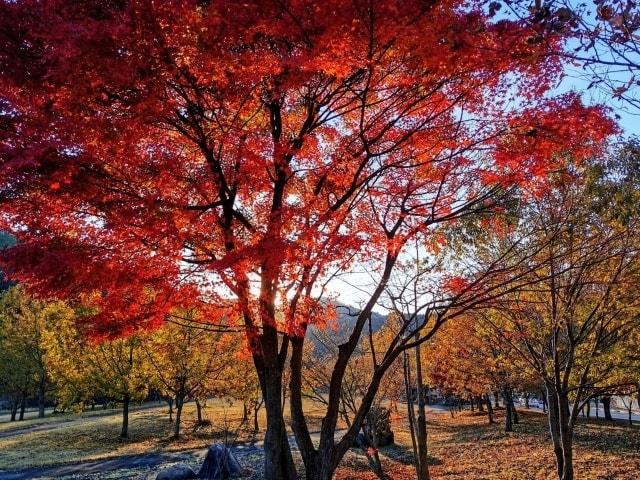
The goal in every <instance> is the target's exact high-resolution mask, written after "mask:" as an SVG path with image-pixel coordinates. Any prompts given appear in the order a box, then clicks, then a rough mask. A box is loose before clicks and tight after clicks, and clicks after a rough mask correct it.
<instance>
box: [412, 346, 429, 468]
mask: <svg viewBox="0 0 640 480" xmlns="http://www.w3.org/2000/svg"><path fill="white" fill-rule="evenodd" d="M419 338H420V336H419V334H418V333H416V341H418V340H419ZM415 353H416V393H417V396H418V418H416V426H417V427H418V431H417V432H416V433H417V435H416V439H417V443H418V458H417V461H418V480H429V466H428V464H427V414H426V409H425V406H424V395H423V392H422V383H423V382H422V362H421V358H420V345H419V344H418V345H417V346H416V348H415Z"/></svg>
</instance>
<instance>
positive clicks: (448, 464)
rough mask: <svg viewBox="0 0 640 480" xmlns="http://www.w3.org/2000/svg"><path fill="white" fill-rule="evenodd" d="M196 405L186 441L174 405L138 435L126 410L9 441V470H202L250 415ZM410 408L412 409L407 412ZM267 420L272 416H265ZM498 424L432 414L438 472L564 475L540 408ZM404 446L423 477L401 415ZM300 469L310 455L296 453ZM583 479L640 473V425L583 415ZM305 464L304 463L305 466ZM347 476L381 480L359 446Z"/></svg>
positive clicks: (535, 479) (142, 420)
mask: <svg viewBox="0 0 640 480" xmlns="http://www.w3.org/2000/svg"><path fill="white" fill-rule="evenodd" d="M194 410H195V408H194V407H193V405H187V406H186V407H185V413H184V418H185V420H184V424H183V432H184V435H183V437H182V438H181V439H179V440H175V439H172V438H171V435H172V424H171V423H169V421H168V417H167V413H166V407H162V408H159V409H152V410H142V411H137V412H134V413H133V414H132V418H131V423H130V431H131V438H130V439H129V440H127V441H120V440H118V438H117V435H118V433H119V427H120V417H119V416H118V415H115V416H108V417H94V418H88V419H87V421H86V422H82V423H79V424H74V425H62V426H59V428H57V429H55V430H51V431H48V432H33V433H27V434H24V435H18V436H16V437H11V438H6V439H0V451H1V452H2V455H0V470H2V469H5V470H16V469H22V468H26V467H30V466H46V465H54V464H59V463H77V462H81V461H87V460H94V459H103V458H112V457H117V456H121V455H131V454H140V453H166V452H182V454H181V455H183V456H182V457H181V459H180V461H185V462H186V463H190V464H191V465H193V466H194V468H197V466H198V465H199V464H200V462H201V456H202V452H203V450H204V449H205V448H206V447H208V446H209V445H210V444H211V443H213V442H216V441H218V442H219V441H224V439H225V435H226V436H227V439H229V438H230V437H231V436H233V433H230V431H231V432H232V431H233V430H235V429H236V427H237V426H238V424H239V423H240V420H241V404H239V403H237V402H236V403H235V404H233V405H230V404H228V403H225V402H222V401H216V402H212V403H211V404H210V405H209V407H208V409H207V411H206V415H207V418H208V419H209V420H210V421H211V422H212V424H211V425H210V426H206V427H197V426H196V425H195V411H194ZM307 410H308V411H309V413H310V418H311V430H315V429H316V428H317V427H318V425H319V422H320V419H321V415H322V409H321V407H319V406H316V405H313V404H308V405H307ZM400 413H402V412H400ZM261 417H262V418H261V425H262V426H264V415H261ZM497 420H498V423H496V424H494V425H489V424H488V423H487V420H486V417H484V416H478V415H473V414H471V413H470V412H464V413H462V414H457V415H456V416H455V418H451V417H450V415H449V413H447V412H438V411H432V412H430V413H429V445H430V458H431V461H432V465H431V469H430V471H431V478H432V479H436V480H437V479H447V480H461V479H475V480H498V479H499V480H510V479H513V480H516V479H517V480H551V479H554V478H555V477H554V463H553V454H552V451H551V449H550V445H549V438H548V433H547V427H546V423H545V417H544V416H543V415H540V414H537V413H528V412H523V413H522V421H521V423H520V424H519V425H516V428H515V432H513V433H505V432H503V425H502V423H500V420H501V417H500V413H499V414H498V418H497ZM394 430H395V432H396V441H397V445H395V446H392V447H386V448H383V449H381V454H382V458H383V462H384V466H385V468H386V470H387V471H388V472H389V474H390V476H391V478H393V479H395V480H403V479H407V480H408V479H414V478H415V473H414V470H413V466H412V465H411V460H412V455H411V452H410V444H411V442H410V438H409V435H408V432H407V431H406V426H405V419H404V417H403V416H402V415H401V414H400V415H398V416H397V417H396V418H395V419H394ZM237 440H238V441H252V440H255V441H259V440H260V436H259V435H258V437H257V438H256V437H254V435H253V432H251V430H250V429H241V430H240V431H239V432H238V437H237ZM296 460H297V462H298V464H299V466H300V467H302V466H301V464H300V459H299V457H297V458H296ZM240 461H241V463H242V464H243V466H245V468H247V475H246V476H245V479H246V480H258V479H261V478H262V477H261V475H260V470H261V463H262V456H261V454H260V453H256V452H249V453H247V454H242V455H241V456H240ZM575 465H576V478H577V479H580V480H613V479H615V480H627V479H629V480H631V479H636V478H637V472H639V471H640V428H638V427H634V428H630V427H628V426H626V425H624V424H621V423H615V424H614V423H606V422H597V421H590V422H586V423H585V422H583V423H580V424H579V426H578V429H577V432H576V448H575ZM300 471H303V470H302V468H300ZM147 473H148V469H145V468H133V469H121V470H116V471H112V472H108V473H101V474H95V475H81V476H76V477H68V478H82V479H85V480H86V479H96V480H97V479H107V480H111V479H116V478H117V479H141V478H145V476H146V474H147ZM336 478H337V479H339V480H356V479H357V480H367V479H371V480H373V479H374V478H375V477H374V476H373V474H372V473H371V472H370V469H369V466H368V464H367V461H366V458H365V457H364V455H362V452H361V451H359V450H358V449H353V450H352V451H350V452H349V453H348V454H347V456H346V457H345V459H344V461H343V464H342V466H341V467H340V469H339V471H338V474H337V476H336Z"/></svg>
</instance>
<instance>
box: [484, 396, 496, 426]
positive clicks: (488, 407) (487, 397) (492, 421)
mask: <svg viewBox="0 0 640 480" xmlns="http://www.w3.org/2000/svg"><path fill="white" fill-rule="evenodd" d="M484 398H485V402H486V404H487V413H488V415H489V423H495V421H494V420H493V405H491V398H489V394H486V395H485V396H484Z"/></svg>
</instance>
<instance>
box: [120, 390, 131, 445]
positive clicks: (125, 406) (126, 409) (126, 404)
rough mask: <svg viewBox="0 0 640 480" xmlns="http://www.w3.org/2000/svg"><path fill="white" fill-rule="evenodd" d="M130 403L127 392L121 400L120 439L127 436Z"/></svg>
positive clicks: (129, 396)
mask: <svg viewBox="0 0 640 480" xmlns="http://www.w3.org/2000/svg"><path fill="white" fill-rule="evenodd" d="M130 402H131V395H130V394H129V392H127V393H125V394H124V397H123V398H122V430H120V437H121V438H127V437H128V436H129V403H130Z"/></svg>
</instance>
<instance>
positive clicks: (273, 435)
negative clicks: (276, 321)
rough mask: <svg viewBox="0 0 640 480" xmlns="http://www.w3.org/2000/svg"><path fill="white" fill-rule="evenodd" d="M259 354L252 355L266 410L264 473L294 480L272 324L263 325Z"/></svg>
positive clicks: (271, 479)
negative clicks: (260, 353)
mask: <svg viewBox="0 0 640 480" xmlns="http://www.w3.org/2000/svg"><path fill="white" fill-rule="evenodd" d="M261 348H262V355H261V356H256V355H254V363H255V365H256V370H257V371H258V377H259V378H260V388H261V390H262V397H263V398H264V406H265V410H266V413H267V429H266V432H265V436H264V452H265V455H264V476H265V478H267V479H269V480H296V479H297V478H298V475H297V473H296V470H295V465H294V463H293V456H292V455H291V446H290V445H289V438H288V436H287V431H286V428H285V424H284V416H283V411H282V403H281V402H282V370H283V368H282V367H283V365H282V363H283V362H281V361H280V359H279V355H278V333H277V330H276V329H275V327H271V326H264V327H263V333H262V338H261Z"/></svg>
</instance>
